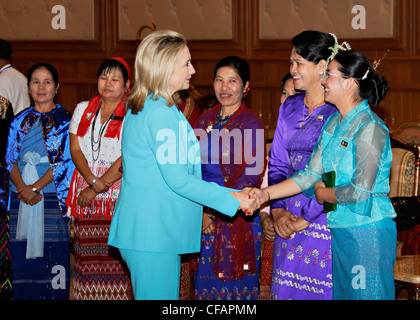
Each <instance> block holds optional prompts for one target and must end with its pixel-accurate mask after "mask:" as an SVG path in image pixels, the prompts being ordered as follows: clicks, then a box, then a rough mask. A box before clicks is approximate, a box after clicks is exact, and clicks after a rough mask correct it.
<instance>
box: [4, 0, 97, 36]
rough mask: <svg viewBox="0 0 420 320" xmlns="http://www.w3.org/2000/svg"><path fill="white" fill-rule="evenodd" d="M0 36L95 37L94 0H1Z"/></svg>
mask: <svg viewBox="0 0 420 320" xmlns="http://www.w3.org/2000/svg"><path fill="white" fill-rule="evenodd" d="M0 21H1V28H0V38H4V39H8V40H28V41H31V40H36V41H39V40H43V41H47V40H60V41H63V40H84V41H85V40H94V38H95V0H19V1H17V0H1V2H0Z"/></svg>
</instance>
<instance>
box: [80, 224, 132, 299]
mask: <svg viewBox="0 0 420 320" xmlns="http://www.w3.org/2000/svg"><path fill="white" fill-rule="evenodd" d="M110 225H111V220H110V219H95V218H93V219H92V218H83V219H75V221H74V252H75V255H74V276H73V297H74V300H132V299H133V292H132V287H131V282H130V276H129V271H128V268H127V266H126V264H125V263H124V262H123V259H122V258H121V255H120V253H119V251H118V249H116V248H114V247H110V246H109V245H108V236H109V228H110Z"/></svg>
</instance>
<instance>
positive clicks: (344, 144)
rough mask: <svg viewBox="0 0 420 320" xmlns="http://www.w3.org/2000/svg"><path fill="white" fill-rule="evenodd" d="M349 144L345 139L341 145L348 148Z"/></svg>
mask: <svg viewBox="0 0 420 320" xmlns="http://www.w3.org/2000/svg"><path fill="white" fill-rule="evenodd" d="M348 145H349V143H348V142H347V141H344V140H342V141H341V146H342V147H344V148H347V147H348Z"/></svg>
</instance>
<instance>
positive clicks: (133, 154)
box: [108, 30, 260, 300]
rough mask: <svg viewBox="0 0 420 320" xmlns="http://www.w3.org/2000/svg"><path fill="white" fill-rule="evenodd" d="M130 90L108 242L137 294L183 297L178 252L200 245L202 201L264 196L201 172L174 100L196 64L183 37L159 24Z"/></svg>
mask: <svg viewBox="0 0 420 320" xmlns="http://www.w3.org/2000/svg"><path fill="white" fill-rule="evenodd" d="M135 70H136V82H135V86H134V87H133V90H132V92H131V93H130V95H129V96H128V97H127V106H128V112H127V115H126V118H125V120H124V126H123V136H122V163H123V176H122V185H121V191H120V195H119V198H118V201H117V204H116V208H115V212H114V216H113V219H112V223H111V229H110V234H109V240H108V243H109V244H110V245H112V246H114V247H117V248H118V249H119V250H120V252H121V255H122V257H123V258H124V260H125V261H126V263H127V265H128V268H129V269H130V273H131V279H132V284H133V290H134V296H135V299H138V300H145V299H153V300H161V299H164V300H176V299H178V297H179V282H180V254H185V253H192V252H198V251H199V250H200V239H201V224H202V213H203V206H208V207H211V208H214V209H215V210H217V211H220V212H222V213H224V214H226V215H228V216H234V215H235V214H236V212H237V210H238V209H243V211H245V212H246V213H247V214H252V213H253V212H254V211H255V210H256V209H257V208H259V205H260V203H259V200H258V199H257V200H254V199H249V196H248V192H247V191H246V190H244V191H242V192H237V191H236V190H231V189H226V188H222V187H220V186H218V185H217V184H215V183H208V182H205V181H203V180H202V179H201V162H200V149H199V143H198V141H197V138H196V135H195V134H194V131H193V129H192V128H191V126H190V125H189V123H188V121H187V119H186V118H185V117H184V115H183V114H182V112H180V111H179V109H178V107H177V96H178V94H177V92H178V91H180V90H184V89H187V88H188V87H189V82H190V79H191V76H192V75H193V74H194V73H195V70H194V68H193V66H192V64H191V55H190V53H189V50H188V47H187V45H186V40H185V39H184V38H183V37H182V36H181V35H179V34H178V33H176V32H173V31H169V30H162V31H157V32H154V33H152V34H150V35H149V36H148V37H146V38H145V39H144V40H143V41H142V43H141V45H140V46H139V48H138V51H137V57H136V62H135Z"/></svg>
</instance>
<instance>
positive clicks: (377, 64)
mask: <svg viewBox="0 0 420 320" xmlns="http://www.w3.org/2000/svg"><path fill="white" fill-rule="evenodd" d="M388 52H389V49H388V50H387V51H385V53H384V54H383V55H382V57H381V58H379V59H375V60H373V62H372V66H373V72H376V71H378V69H379V67H380V66H381V63H382V62H383V61H384V59H385V57H386V55H387V54H388ZM369 71H370V67H369V68H368V69H367V71H366V73H365V75H364V76H363V77H362V80H365V79H366V78H367V77H368V74H369Z"/></svg>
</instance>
